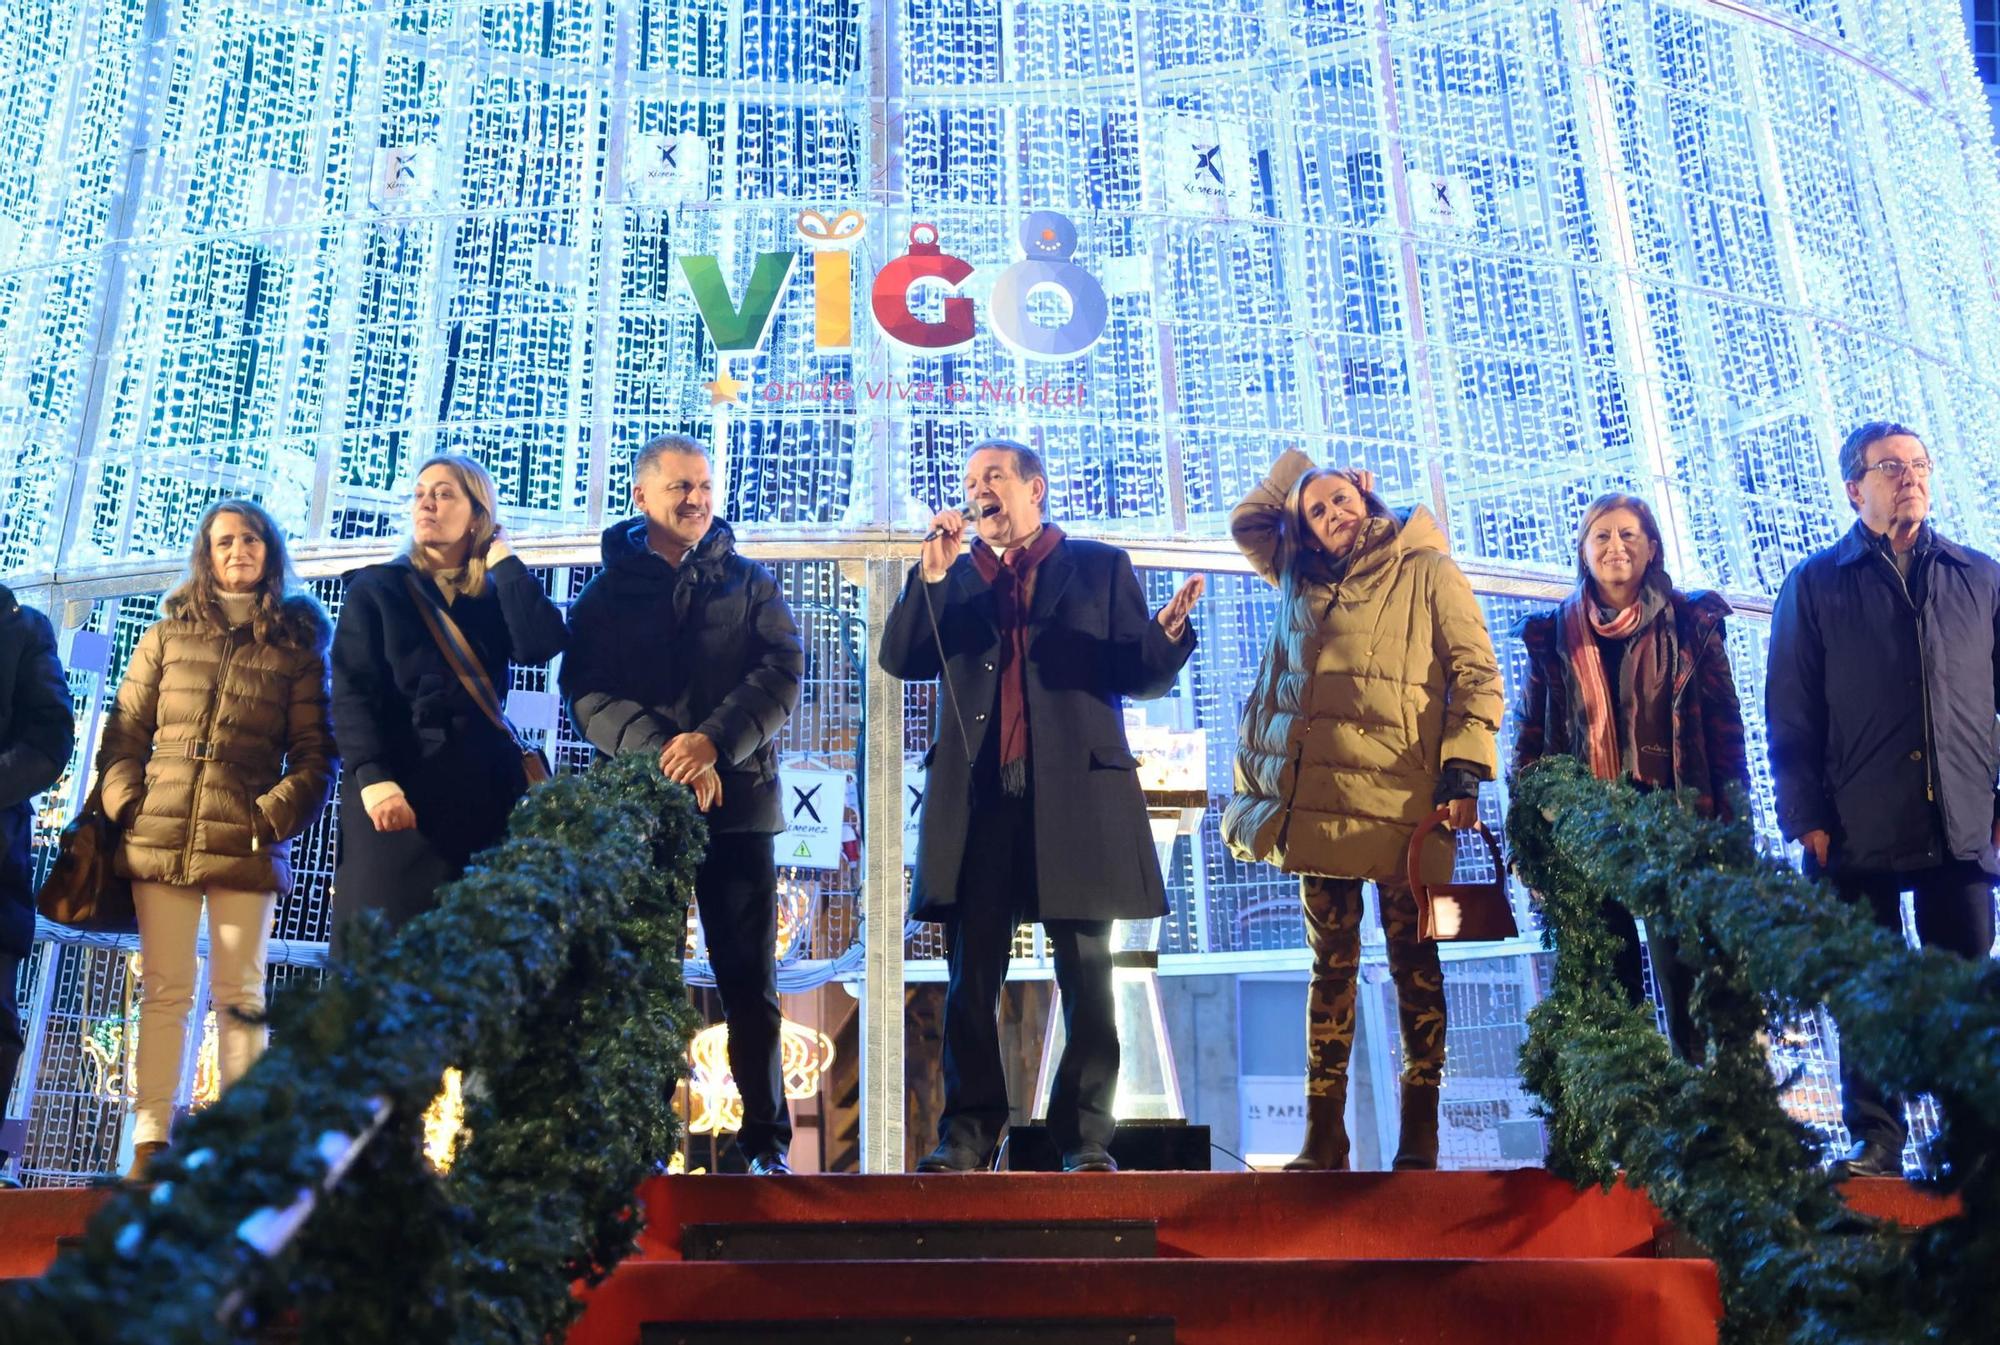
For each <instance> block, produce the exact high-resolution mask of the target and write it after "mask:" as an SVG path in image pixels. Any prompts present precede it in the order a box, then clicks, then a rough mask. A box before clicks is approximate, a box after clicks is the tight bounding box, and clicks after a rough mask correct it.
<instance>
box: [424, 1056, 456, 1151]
mask: <svg viewBox="0 0 2000 1345" xmlns="http://www.w3.org/2000/svg"><path fill="white" fill-rule="evenodd" d="M464 1142H465V1076H464V1075H462V1074H460V1073H459V1072H458V1071H457V1070H455V1069H448V1070H446V1071H445V1072H444V1078H443V1080H441V1086H440V1088H439V1090H438V1095H437V1096H436V1097H434V1098H432V1099H431V1105H430V1106H428V1107H426V1108H424V1160H425V1161H426V1162H428V1163H429V1164H430V1165H431V1170H432V1171H433V1172H437V1173H440V1174H442V1173H446V1172H449V1171H451V1165H452V1161H453V1160H454V1159H456V1158H457V1157H458V1150H459V1146H460V1145H462V1144H463V1143H464Z"/></svg>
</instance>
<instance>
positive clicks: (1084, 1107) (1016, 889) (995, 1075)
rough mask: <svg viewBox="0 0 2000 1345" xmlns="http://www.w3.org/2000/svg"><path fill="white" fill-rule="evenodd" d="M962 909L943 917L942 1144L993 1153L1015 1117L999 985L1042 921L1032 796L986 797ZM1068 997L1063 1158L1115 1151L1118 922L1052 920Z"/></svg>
mask: <svg viewBox="0 0 2000 1345" xmlns="http://www.w3.org/2000/svg"><path fill="white" fill-rule="evenodd" d="M965 854H966V859H965V863H964V867H963V868H962V870H961V871H960V874H959V882H958V903H957V908H956V909H955V910H954V912H953V913H952V916H951V918H950V919H949V920H947V921H946V922H945V938H946V944H947V955H948V966H949V968H950V975H951V979H950V983H949V984H948V985H947V986H946V988H945V999H944V1115H943V1117H942V1118H941V1119H940V1121H939V1125H938V1131H939V1139H940V1140H941V1141H942V1142H943V1143H945V1144H948V1145H951V1146H952V1147H954V1148H958V1149H963V1150H967V1151H969V1152H973V1153H978V1154H985V1153H987V1152H989V1151H990V1150H991V1149H992V1148H993V1146H994V1144H995V1143H996V1142H997V1141H998V1140H999V1138H1000V1132H1001V1130H1002V1129H1004V1128H1005V1127H1006V1124H1007V1116H1008V1105H1007V1075H1006V1070H1005V1069H1004V1068H1003V1066H1002V1064H1001V1059H1000V1024H999V1019H998V1012H999V1008H1000V990H1001V987H1002V986H1003V985H1005V984H1006V981H1007V964H1008V962H1009V960H1010V959H1011V958H1012V955H1013V947H1014V930H1015V927H1016V926H1017V925H1019V924H1020V923H1021V922H1022V921H1023V920H1033V919H1035V918H1036V914H1037V911H1036V900H1035V821H1034V801H1033V798H1032V796H1030V797H1026V798H1018V799H1014V798H1007V797H1005V796H1000V797H995V798H991V799H987V800H982V801H981V802H980V803H979V804H978V806H976V807H975V808H974V809H973V812H972V818H971V822H970V825H969V827H968V830H967V836H966V847H965ZM1042 927H1043V929H1045V930H1046V931H1047V933H1048V937H1049V947H1050V951H1051V952H1052V953H1053V955H1054V959H1055V970H1056V985H1057V986H1058V987H1059V988H1060V989H1061V991H1062V1004H1063V1031H1064V1036H1065V1041H1064V1044H1063V1054H1062V1060H1061V1062H1060V1063H1059V1064H1058V1065H1057V1066H1056V1077H1055V1083H1054V1087H1053V1088H1052V1089H1051V1090H1050V1094H1049V1137H1050V1138H1051V1139H1052V1140H1054V1141H1055V1143H1056V1146H1057V1147H1058V1148H1059V1149H1060V1150H1061V1151H1062V1152H1063V1153H1065V1154H1073V1153H1076V1152H1077V1151H1079V1150H1080V1149H1084V1148H1088V1147H1093V1146H1098V1147H1108V1146H1109V1145H1110V1143H1111V1135H1112V1132H1113V1131H1114V1130H1115V1129H1116V1128H1117V1122H1116V1121H1115V1120H1114V1119H1113V1117H1112V1113H1111V1102H1112V1098H1113V1095H1114V1094H1115V1093H1116V1091H1117V1087H1118V1020H1117V1014H1116V1011H1115V1008H1114V1005H1113V1000H1112V992H1111V922H1110V921H1108V920H1045V921H1043V922H1042Z"/></svg>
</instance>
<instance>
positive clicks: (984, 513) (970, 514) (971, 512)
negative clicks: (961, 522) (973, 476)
mask: <svg viewBox="0 0 2000 1345" xmlns="http://www.w3.org/2000/svg"><path fill="white" fill-rule="evenodd" d="M959 512H961V513H963V514H964V515H965V517H966V519H967V520H968V521H969V522H973V523H977V522H978V521H979V520H980V519H982V518H991V517H993V516H994V515H995V514H997V513H999V512H1000V506H999V505H997V504H989V505H987V506H986V507H985V508H983V509H982V508H981V507H980V506H979V502H978V501H977V500H967V501H966V502H965V508H964V509H962V510H960V511H959ZM942 536H944V527H943V525H942V524H940V525H939V526H938V527H935V528H932V529H931V530H930V531H929V532H927V533H925V534H924V538H923V540H924V541H925V542H935V541H936V540H937V539H938V538H940V537H942ZM919 545H922V543H919Z"/></svg>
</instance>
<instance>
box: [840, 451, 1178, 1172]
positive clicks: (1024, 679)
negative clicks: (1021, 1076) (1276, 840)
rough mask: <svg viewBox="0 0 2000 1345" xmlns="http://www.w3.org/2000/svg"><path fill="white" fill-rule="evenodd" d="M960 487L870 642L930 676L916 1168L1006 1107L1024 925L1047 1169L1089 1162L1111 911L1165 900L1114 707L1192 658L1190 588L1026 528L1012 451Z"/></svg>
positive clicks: (987, 1132) (1106, 1004)
mask: <svg viewBox="0 0 2000 1345" xmlns="http://www.w3.org/2000/svg"><path fill="white" fill-rule="evenodd" d="M965 494H966V499H967V502H968V511H967V512H970V513H971V514H973V515H974V517H973V518H972V519H970V520H969V519H968V518H967V516H966V512H961V511H959V510H956V509H947V510H945V511H944V512H942V513H940V514H938V515H937V516H936V517H935V518H934V519H933V520H932V531H931V535H930V537H929V538H928V539H927V540H926V541H925V543H924V548H923V554H922V556H921V558H920V559H919V561H918V563H917V564H916V565H914V566H912V567H911V569H910V577H909V580H908V582H907V584H906V585H905V586H904V589H903V593H902V596H901V597H900V598H898V599H897V602H896V606H895V609H894V610H893V611H892V612H891V613H890V614H889V619H888V622H887V624H886V625H885V627H884V629H883V632H882V643H881V649H880V651H879V653H878V656H877V657H878V660H879V662H880V664H881V666H882V668H883V669H884V671H886V672H888V673H889V674H890V675H892V676H894V677H899V678H902V679H904V680H905V681H915V680H924V679H929V678H933V677H938V676H939V675H940V672H942V673H943V675H944V676H943V683H944V684H943V686H942V687H941V688H940V691H939V709H938V729H937V733H936V736H935V738H934V740H933V741H932V743H931V747H930V750H929V752H928V753H927V754H926V755H925V764H926V766H927V767H928V768H929V777H928V784H927V787H926V789H925V792H924V801H923V811H922V815H921V817H920V818H919V822H918V843H917V856H916V864H915V873H914V882H913V887H912V891H911V896H910V906H911V914H912V916H913V917H915V918H917V919H920V920H936V921H941V922H943V923H944V925H945V927H946V940H947V947H948V958H949V968H950V983H949V986H948V987H947V989H946V992H945V1021H944V1075H945V1106H944V1115H943V1117H942V1119H941V1121H940V1124H939V1136H938V1146H937V1149H936V1150H935V1151H934V1152H933V1153H931V1155H930V1156H929V1157H927V1158H925V1159H924V1160H923V1161H922V1162H920V1163H919V1164H918V1165H917V1169H918V1171H920V1172H966V1171H971V1170H973V1169H975V1168H979V1167H984V1166H986V1165H987V1164H988V1163H989V1162H990V1159H991V1155H992V1152H993V1150H994V1147H995V1146H996V1144H997V1143H998V1141H999V1138H1000V1132H1001V1131H1002V1129H1003V1128H1004V1127H1005V1126H1006V1123H1007V1116H1008V1105H1007V1081H1006V1076H1005V1074H1004V1072H1003V1070H1002V1068H1001V1060H1000V1034H999V1026H998V1023H997V1021H996V1018H995V1014H996V1011H997V1009H998V1006H999V999H1000V989H1001V986H1002V985H1003V984H1004V983H1005V981H1006V979H1007V962H1008V958H1009V954H1010V952H1011V949H1012V944H1013V938H1014V929H1015V927H1016V925H1018V924H1019V923H1020V922H1022V921H1024V920H1036V921H1040V922H1041V924H1042V926H1043V928H1044V929H1045V930H1046V931H1047V934H1048V939H1049V946H1050V948H1051V950H1052V952H1053V954H1054V960H1055V974H1056V984H1057V985H1058V986H1059V987H1060V988H1061V990H1062V1002H1063V1026H1064V1030H1065V1035H1066V1043H1065V1046H1064V1049H1063V1056H1062V1061H1061V1063H1060V1064H1059V1065H1058V1066H1057V1069H1056V1078H1055V1085H1054V1088H1053V1090H1052V1092H1051V1094H1050V1098H1049V1130H1050V1134H1051V1138H1052V1139H1053V1140H1054V1141H1055V1142H1056V1144H1057V1145H1058V1147H1060V1149H1061V1150H1062V1153H1063V1166H1064V1167H1065V1169H1067V1170H1069V1171H1072V1172H1077V1171H1089V1172H1108V1171H1112V1170H1114V1168H1115V1165H1114V1164H1113V1163H1112V1161H1111V1155H1110V1152H1109V1146H1110V1143H1111V1137H1112V1132H1113V1130H1114V1129H1115V1126H1116V1123H1115V1121H1114V1120H1113V1117H1112V1111H1111V1102H1112V1095H1113V1093H1114V1091H1115V1089H1116V1086H1117V1081H1118V1031H1117V1025H1116V1020H1115V1017H1114V1013H1113V1005H1112V991H1111V922H1112V921H1113V920H1144V919H1151V918H1153V917H1156V916H1160V915H1164V914H1166V910H1167V902H1166V888H1165V885H1164V884H1163V882H1162V881H1161V877H1160V868H1159V861H1158V859H1157V857H1156V854H1155V851H1154V849H1153V839H1152V833H1151V830H1150V828H1149V826H1148V824H1147V820H1146V802H1145V796H1144V795H1143V794H1142V793H1141V791H1140V788H1139V778H1138V771H1137V763H1136V762H1135V761H1134V760H1133V757H1132V753H1131V749H1130V748H1129V747H1128V746H1127V744H1126V741H1125V722H1124V717H1123V712H1122V710H1121V700H1122V698H1124V697H1127V696H1131V697H1136V698H1139V699H1149V698H1151V697H1155V696H1160V695H1163V694H1165V693H1166V691H1167V690H1168V689H1169V688H1171V687H1172V686H1173V684H1174V680H1175V678H1176V677H1178V676H1179V674H1180V670H1181V667H1182V665H1184V664H1185V663H1186V662H1187V660H1188V655H1189V654H1191V653H1192V652H1193V651H1194V645H1195V634H1194V628H1193V627H1192V625H1191V624H1190V623H1189V621H1188V614H1189V613H1190V612H1191V611H1192V610H1193V607H1194V603H1195V600H1196V599H1197V598H1198V597H1200V596H1201V591H1202V582H1203V581H1202V579H1201V577H1200V576H1198V575H1197V576H1195V577H1194V578H1192V579H1190V580H1188V582H1187V583H1186V584H1185V585H1184V586H1182V588H1181V589H1180V591H1179V592H1178V593H1176V594H1175V595H1174V597H1173V599H1172V600H1171V601H1170V602H1168V603H1167V605H1166V606H1165V607H1163V608H1161V609H1160V611H1159V612H1158V613H1157V614H1149V613H1148V612H1147V610H1146V599H1145V594H1144V592H1143V591H1142V590H1141V589H1140V587H1139V580H1138V576H1137V575H1136V574H1135V573H1134V572H1133V569H1132V561H1131V558H1130V557H1129V556H1127V555H1126V554H1125V553H1124V552H1123V551H1120V550H1119V549H1117V548H1116V547H1111V546H1105V545H1103V544H1101V543H1098V542H1087V541H1082V540H1080V539H1076V538H1070V537H1066V536H1064V535H1063V532H1062V530H1061V529H1060V528H1058V527H1056V526H1055V525H1054V524H1052V523H1044V521H1043V518H1042V508H1043V504H1044V502H1045V501H1046V499H1047V496H1048V479H1047V477H1046V476H1045V475H1044V473H1043V470H1042V462H1041V458H1040V457H1039V456H1038V455H1037V454H1036V453H1035V452H1034V451H1033V450H1032V449H1029V448H1027V447H1025V446H1023V445H1021V444H1017V443H1014V442H1012V441H1010V440H1004V439H989V440H986V441H985V442H984V443H982V444H981V445H980V446H979V448H978V449H977V450H975V451H974V453H973V454H972V457H971V459H970V460H969V461H968V462H967V464H966V472H965ZM969 530H971V531H974V532H976V534H977V535H976V537H975V538H974V539H973V540H972V543H971V547H970V549H969V550H967V549H966V535H967V532H968V531H969Z"/></svg>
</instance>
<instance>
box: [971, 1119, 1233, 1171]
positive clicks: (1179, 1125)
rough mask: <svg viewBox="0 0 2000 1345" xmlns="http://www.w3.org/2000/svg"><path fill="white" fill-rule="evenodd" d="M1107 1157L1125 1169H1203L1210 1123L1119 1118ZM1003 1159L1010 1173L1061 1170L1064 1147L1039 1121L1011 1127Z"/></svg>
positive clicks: (1207, 1161)
mask: <svg viewBox="0 0 2000 1345" xmlns="http://www.w3.org/2000/svg"><path fill="white" fill-rule="evenodd" d="M1111 1157H1112V1159H1113V1161H1115V1162H1116V1163H1117V1164H1118V1166H1119V1168H1120V1169H1121V1170H1122V1171H1125V1172H1207V1171H1208V1167H1209V1143H1208V1127H1207V1126H1203V1125H1189V1124H1188V1123H1187V1122H1186V1121H1120V1122H1119V1123H1118V1133H1117V1135H1116V1136H1114V1137H1113V1138H1112V1141H1111ZM1005 1158H1006V1169H1007V1171H1009V1172H1061V1171H1062V1151H1061V1150H1059V1149H1057V1148H1056V1145H1055V1141H1054V1140H1052V1139H1050V1138H1049V1128H1048V1126H1047V1125H1045V1124H1042V1123H1041V1122H1036V1123H1035V1124H1034V1125H1024V1126H1013V1127H1011V1128H1010V1129H1009V1130H1008V1131H1007V1143H1006V1150H1005Z"/></svg>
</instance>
